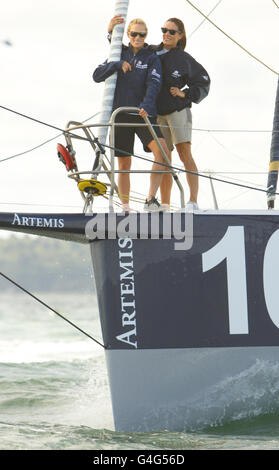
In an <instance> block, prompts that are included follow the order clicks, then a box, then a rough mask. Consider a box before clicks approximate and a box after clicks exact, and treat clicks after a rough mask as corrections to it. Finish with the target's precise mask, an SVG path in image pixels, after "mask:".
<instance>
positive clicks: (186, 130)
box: [157, 108, 192, 150]
mask: <svg viewBox="0 0 279 470" xmlns="http://www.w3.org/2000/svg"><path fill="white" fill-rule="evenodd" d="M157 123H158V124H159V126H160V129H161V132H162V134H163V137H164V139H165V141H166V144H167V146H168V148H169V150H173V149H174V145H176V144H181V143H182V142H191V140H192V112H191V109H190V108H184V109H182V110H181V111H174V112H173V113H171V114H166V115H165V116H159V115H158V117H157Z"/></svg>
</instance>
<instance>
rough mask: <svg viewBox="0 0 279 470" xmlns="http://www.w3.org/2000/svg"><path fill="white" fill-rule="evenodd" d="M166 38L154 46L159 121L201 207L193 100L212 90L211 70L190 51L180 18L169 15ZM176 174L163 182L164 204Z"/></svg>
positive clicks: (193, 200) (194, 202) (191, 199)
mask: <svg viewBox="0 0 279 470" xmlns="http://www.w3.org/2000/svg"><path fill="white" fill-rule="evenodd" d="M161 29H162V33H163V41H162V43H161V44H159V45H158V46H150V47H151V49H152V50H153V51H154V52H156V54H157V55H158V56H159V57H160V59H161V64H162V75H163V84H162V87H161V90H160V92H159V94H158V97H157V110H158V118H157V122H158V124H159V125H160V129H161V131H162V134H163V136H164V138H165V141H166V143H167V145H168V148H169V150H170V151H172V150H173V149H174V146H175V147H176V150H177V152H178V154H179V157H180V159H181V161H182V162H183V164H184V168H185V170H186V171H187V173H186V178H187V182H188V185H189V189H190V197H189V202H188V204H191V205H192V207H193V209H197V208H198V205H197V197H198V175H197V171H198V170H197V166H196V164H195V161H194V159H193V156H192V152H191V140H192V113H191V109H190V108H191V106H192V102H194V103H200V101H201V100H203V99H204V98H205V97H206V96H207V95H208V92H209V88H210V78H209V75H208V73H207V71H206V70H205V69H204V68H203V66H202V65H200V64H199V63H198V62H197V61H196V60H195V59H194V58H193V57H192V56H191V55H190V54H188V53H187V52H185V51H184V49H185V47H186V32H185V27H184V24H183V22H182V21H181V20H179V19H178V18H170V19H168V20H167V21H166V22H165V24H164V26H163V27H162V28H161ZM171 187H172V177H171V175H169V174H165V175H164V177H163V180H162V183H161V199H162V204H166V205H169V204H170V195H171Z"/></svg>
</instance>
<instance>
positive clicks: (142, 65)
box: [136, 60, 148, 69]
mask: <svg viewBox="0 0 279 470" xmlns="http://www.w3.org/2000/svg"><path fill="white" fill-rule="evenodd" d="M147 67H148V65H147V64H143V63H142V61H141V60H139V61H138V62H137V63H136V68H137V69H147Z"/></svg>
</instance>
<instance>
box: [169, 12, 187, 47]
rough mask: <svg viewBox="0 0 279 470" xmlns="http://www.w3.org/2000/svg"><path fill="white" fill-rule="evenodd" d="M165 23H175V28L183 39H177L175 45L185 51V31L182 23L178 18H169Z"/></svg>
mask: <svg viewBox="0 0 279 470" xmlns="http://www.w3.org/2000/svg"><path fill="white" fill-rule="evenodd" d="M167 21H171V22H172V23H175V24H176V26H177V27H178V29H179V31H180V33H181V34H183V37H182V38H181V39H179V41H178V43H177V45H178V46H180V47H181V49H183V50H184V49H185V47H186V41H187V38H186V31H185V26H184V23H183V21H181V20H179V19H178V18H169V19H168V20H167Z"/></svg>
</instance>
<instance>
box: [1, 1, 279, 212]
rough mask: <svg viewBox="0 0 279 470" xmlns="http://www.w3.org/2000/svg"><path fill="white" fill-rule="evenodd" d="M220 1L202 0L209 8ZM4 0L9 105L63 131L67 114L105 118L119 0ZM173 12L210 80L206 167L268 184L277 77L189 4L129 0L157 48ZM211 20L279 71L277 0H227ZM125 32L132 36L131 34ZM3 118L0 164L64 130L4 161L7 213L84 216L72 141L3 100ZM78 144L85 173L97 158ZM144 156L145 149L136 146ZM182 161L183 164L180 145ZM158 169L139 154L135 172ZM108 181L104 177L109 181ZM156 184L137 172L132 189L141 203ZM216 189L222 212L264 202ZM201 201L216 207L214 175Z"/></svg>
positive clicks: (202, 145)
mask: <svg viewBox="0 0 279 470" xmlns="http://www.w3.org/2000/svg"><path fill="white" fill-rule="evenodd" d="M217 3H218V2H217V0H193V4H194V5H195V6H197V7H198V8H199V9H200V10H201V11H202V12H204V13H205V14H207V13H208V12H209V11H210V10H211V9H212V8H213V7H214V6H215V5H216V4H217ZM1 5H2V8H1V16H0V61H1V73H0V81H1V91H0V96H1V99H0V105H2V106H4V107H6V108H9V109H12V110H14V111H17V112H19V113H22V114H24V115H27V116H30V117H32V118H34V119H37V120H39V121H42V122H44V123H48V124H50V125H52V126H56V127H58V128H62V129H64V128H65V127H66V126H67V124H68V122H69V121H78V122H81V121H84V120H86V119H88V118H90V117H92V116H95V117H92V118H91V119H90V120H89V122H90V123H94V122H95V123H97V122H98V115H97V113H98V112H100V110H101V104H102V94H103V87H104V85H103V84H97V83H94V82H93V80H92V72H93V71H94V69H95V68H96V67H97V66H98V65H99V64H100V63H101V62H103V61H104V60H105V59H106V58H107V56H108V52H109V44H108V41H107V39H106V32H107V25H108V22H109V20H110V18H111V17H112V16H113V15H114V6H115V2H114V0H104V1H103V2H102V3H100V2H97V0H80V1H79V2H76V1H75V2H74V1H73V0H67V1H66V0H59V1H58V2H57V1H54V0H48V1H43V0H10V1H9V2H5V1H4V0H2V1H1ZM278 5H279V1H278ZM174 16H176V17H178V18H180V19H182V20H183V21H184V24H185V27H186V31H187V36H188V42H187V48H186V50H187V52H188V53H189V54H191V55H192V56H193V57H194V58H195V59H196V60H197V61H198V62H200V63H201V64H202V65H203V66H204V67H205V69H206V70H207V71H208V73H209V75H210V77H211V89H210V93H209V95H208V97H207V98H206V99H204V100H203V101H202V102H201V103H200V104H198V105H196V104H194V105H193V107H192V113H193V129H194V130H193V142H192V153H193V157H194V159H195V161H196V163H197V166H198V170H199V171H200V172H205V171H209V170H210V171H211V172H212V174H213V176H215V177H216V178H220V179H225V180H229V181H232V182H235V183H239V184H244V185H249V186H253V187H259V188H262V189H265V188H266V183H267V172H268V165H269V159H270V144H271V131H272V124H273V113H274V104H275V96H276V89H277V82H278V75H277V74H276V73H274V72H272V71H271V70H269V69H268V68H267V67H266V66H264V65H263V64H262V63H260V62H258V61H257V60H255V59H253V58H252V57H250V56H249V55H248V54H247V53H246V52H244V51H243V50H242V49H241V48H240V47H238V46H237V45H236V44H235V43H233V42H232V41H231V40H230V39H229V38H228V37H227V36H225V35H224V34H222V33H221V32H220V30H218V29H217V28H216V27H214V26H213V25H212V24H211V23H209V22H208V21H205V22H203V23H202V21H203V19H204V18H203V16H202V15H201V14H200V13H199V12H198V11H196V10H195V9H194V8H193V6H192V5H190V4H189V3H188V2H187V1H186V0H175V1H173V2H169V1H165V0H141V1H139V0H137V1H136V0H130V5H129V10H128V17H127V22H129V21H130V20H131V19H133V18H135V17H141V18H143V19H144V20H145V21H146V23H147V25H148V29H149V33H148V37H147V42H149V43H152V44H156V43H159V42H160V41H161V30H160V27H161V26H162V25H163V23H164V22H165V21H166V20H167V19H168V18H170V17H174ZM210 19H211V20H212V21H213V22H214V23H216V25H218V27H219V28H221V29H222V30H223V31H225V32H226V33H227V34H228V35H229V36H231V37H232V38H233V39H234V40H236V41H237V42H238V43H239V44H241V45H242V46H243V47H245V48H246V49H247V50H248V51H249V52H251V53H252V54H253V55H254V56H256V57H257V58H258V59H259V60H260V61H262V62H263V63H264V64H266V65H268V66H269V67H270V68H272V69H273V70H274V71H279V66H278V49H279V35H278V21H279V8H278V7H277V4H276V3H275V2H273V1H272V0H222V1H221V2H220V3H219V4H218V6H217V8H216V9H215V10H214V11H213V12H212V14H211V15H210ZM201 23H202V24H201ZM196 28H197V29H196ZM123 40H124V43H127V37H126V34H125V36H124V39H123ZM7 41H9V42H10V43H11V44H12V45H8V44H7ZM0 126H1V127H0V160H3V159H5V158H7V157H10V156H13V155H16V154H18V153H21V152H25V151H27V150H29V149H32V148H33V147H36V146H39V145H40V144H42V143H43V142H45V141H47V140H49V139H52V138H55V139H54V140H52V141H51V142H49V143H47V144H45V145H43V146H41V147H39V148H38V149H36V150H34V151H32V152H29V153H26V154H24V155H21V156H18V157H16V158H12V159H9V160H6V161H2V162H1V161H0V204H1V208H0V211H1V212H14V211H16V212H45V213H46V212H58V213H59V212H81V211H82V210H83V201H82V199H81V197H80V194H79V192H78V190H77V188H76V183H75V182H74V181H72V180H71V179H69V178H68V176H67V172H66V170H65V167H64V166H63V165H62V163H61V162H59V160H58V157H57V151H56V145H57V143H62V144H63V145H64V144H65V140H64V137H63V136H58V135H59V133H60V132H59V131H57V130H55V129H53V128H51V127H48V126H45V125H42V124H39V123H36V122H34V121H32V120H30V119H26V118H23V117H20V116H18V115H16V114H14V113H12V112H8V111H6V110H4V109H2V108H0ZM93 132H95V133H96V135H97V131H95V130H94V131H93ZM80 135H83V134H82V133H80ZM73 143H74V147H75V150H76V152H77V154H76V158H77V162H78V166H79V170H80V171H90V170H91V168H92V164H93V161H94V158H95V155H94V153H93V151H92V149H91V147H90V145H89V144H87V143H81V142H78V141H76V140H75V141H74V142H73ZM136 152H137V153H138V154H139V155H143V156H146V155H145V154H144V152H143V150H142V146H141V145H140V144H139V143H137V145H136ZM147 157H148V158H150V154H148V155H147ZM173 163H174V164H175V165H176V166H181V164H180V160H179V157H178V155H177V153H176V151H174V152H173ZM149 167H150V164H149V163H144V162H142V161H141V160H139V159H136V158H134V159H133V168H135V169H139V168H149ZM179 178H180V180H181V182H182V183H183V185H184V189H185V199H186V200H187V199H188V196H189V193H188V187H187V185H186V182H185V181H186V180H185V175H184V174H183V173H180V174H179ZM100 180H103V181H107V180H106V178H105V177H103V178H102V179H101V177H100ZM148 185H149V176H148V175H143V176H141V177H134V176H133V177H132V189H133V190H134V191H137V192H138V193H140V196H139V197H141V198H142V199H144V198H145V196H146V195H147V192H148ZM173 188H174V189H173V192H172V203H173V204H178V205H179V193H178V191H177V188H176V186H175V185H174V186H173ZM214 189H215V193H216V197H217V202H218V207H219V208H220V209H226V210H227V209H232V210H233V209H245V210H246V209H266V208H267V203H266V195H265V193H263V192H259V191H254V190H249V189H247V188H243V187H238V186H233V185H229V184H224V183H220V182H214ZM198 202H199V206H200V208H201V209H213V208H214V205H213V197H212V193H211V188H210V182H209V180H208V179H206V178H202V177H201V178H200V192H199V200H198ZM278 204H279V203H278V202H277V207H279V206H278ZM106 206H107V202H106V200H104V199H103V198H98V199H96V203H94V207H95V208H96V209H97V208H98V207H106ZM140 207H141V206H139V207H135V208H140ZM275 207H276V203H275Z"/></svg>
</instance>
